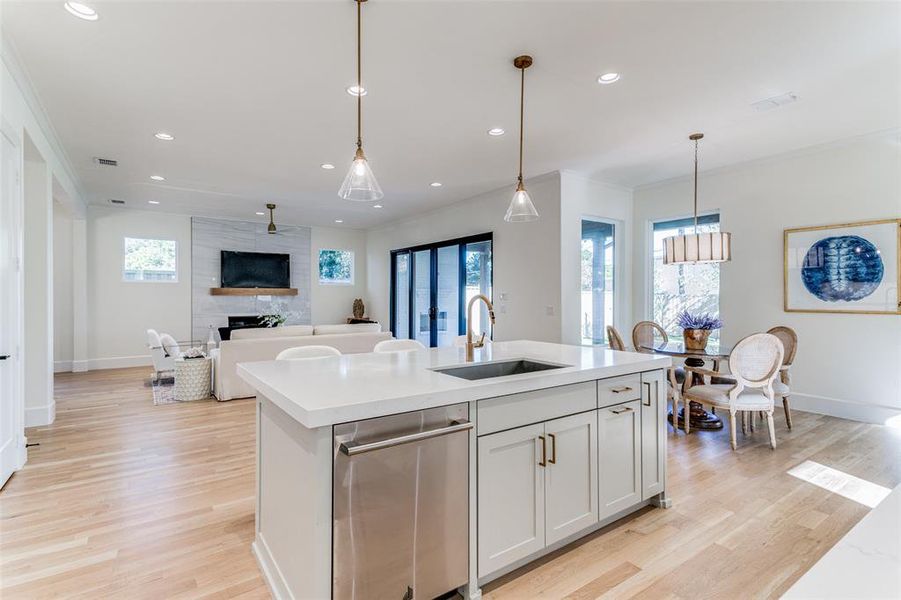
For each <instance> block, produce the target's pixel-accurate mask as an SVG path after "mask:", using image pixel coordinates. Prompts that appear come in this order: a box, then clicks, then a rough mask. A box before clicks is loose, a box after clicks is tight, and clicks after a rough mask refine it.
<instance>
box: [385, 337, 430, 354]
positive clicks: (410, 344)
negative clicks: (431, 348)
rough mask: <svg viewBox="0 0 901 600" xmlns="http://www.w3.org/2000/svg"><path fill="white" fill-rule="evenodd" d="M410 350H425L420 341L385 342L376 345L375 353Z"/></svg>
mask: <svg viewBox="0 0 901 600" xmlns="http://www.w3.org/2000/svg"><path fill="white" fill-rule="evenodd" d="M410 350H425V346H423V345H422V344H421V343H420V342H419V341H418V340H383V341H381V342H379V343H378V344H376V345H375V348H373V349H372V351H373V352H379V353H385V352H408V351H410Z"/></svg>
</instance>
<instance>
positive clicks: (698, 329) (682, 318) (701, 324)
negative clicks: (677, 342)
mask: <svg viewBox="0 0 901 600" xmlns="http://www.w3.org/2000/svg"><path fill="white" fill-rule="evenodd" d="M676 322H677V323H678V324H679V327H681V328H682V337H683V339H684V340H685V349H686V350H704V349H706V348H707V338H708V337H710V332H711V331H713V330H714V329H719V328H720V327H722V326H723V322H722V321H720V320H719V319H718V318H717V317H714V316H713V315H711V314H709V313H704V314H697V315H693V314H691V313H690V312H688V311H687V310H683V311H682V312H680V313H679V316H678V317H676Z"/></svg>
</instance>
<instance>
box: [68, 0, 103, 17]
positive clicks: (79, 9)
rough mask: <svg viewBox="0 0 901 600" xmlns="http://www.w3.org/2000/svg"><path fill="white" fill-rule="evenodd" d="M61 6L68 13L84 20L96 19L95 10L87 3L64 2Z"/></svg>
mask: <svg viewBox="0 0 901 600" xmlns="http://www.w3.org/2000/svg"><path fill="white" fill-rule="evenodd" d="M63 6H64V7H65V8H66V10H67V11H68V12H69V14H70V15H75V16H76V17H78V18H79V19H84V20H85V21H96V20H97V17H98V15H97V11H96V10H94V9H93V8H91V7H90V6H88V5H87V4H82V3H81V2H66V3H65V4H63Z"/></svg>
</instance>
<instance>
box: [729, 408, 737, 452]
mask: <svg viewBox="0 0 901 600" xmlns="http://www.w3.org/2000/svg"><path fill="white" fill-rule="evenodd" d="M729 436H730V437H731V439H732V449H733V450H738V440H736V439H735V438H736V435H735V411H733V410H730V411H729Z"/></svg>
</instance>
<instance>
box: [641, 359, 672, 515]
mask: <svg viewBox="0 0 901 600" xmlns="http://www.w3.org/2000/svg"><path fill="white" fill-rule="evenodd" d="M665 477H666V382H665V381H664V378H663V371H649V372H647V373H642V374H641V487H642V494H641V497H642V499H643V500H647V499H648V498H650V497H651V496H655V495H657V494H659V493H660V492H662V491H663V487H664V480H665V479H664V478H665Z"/></svg>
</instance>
